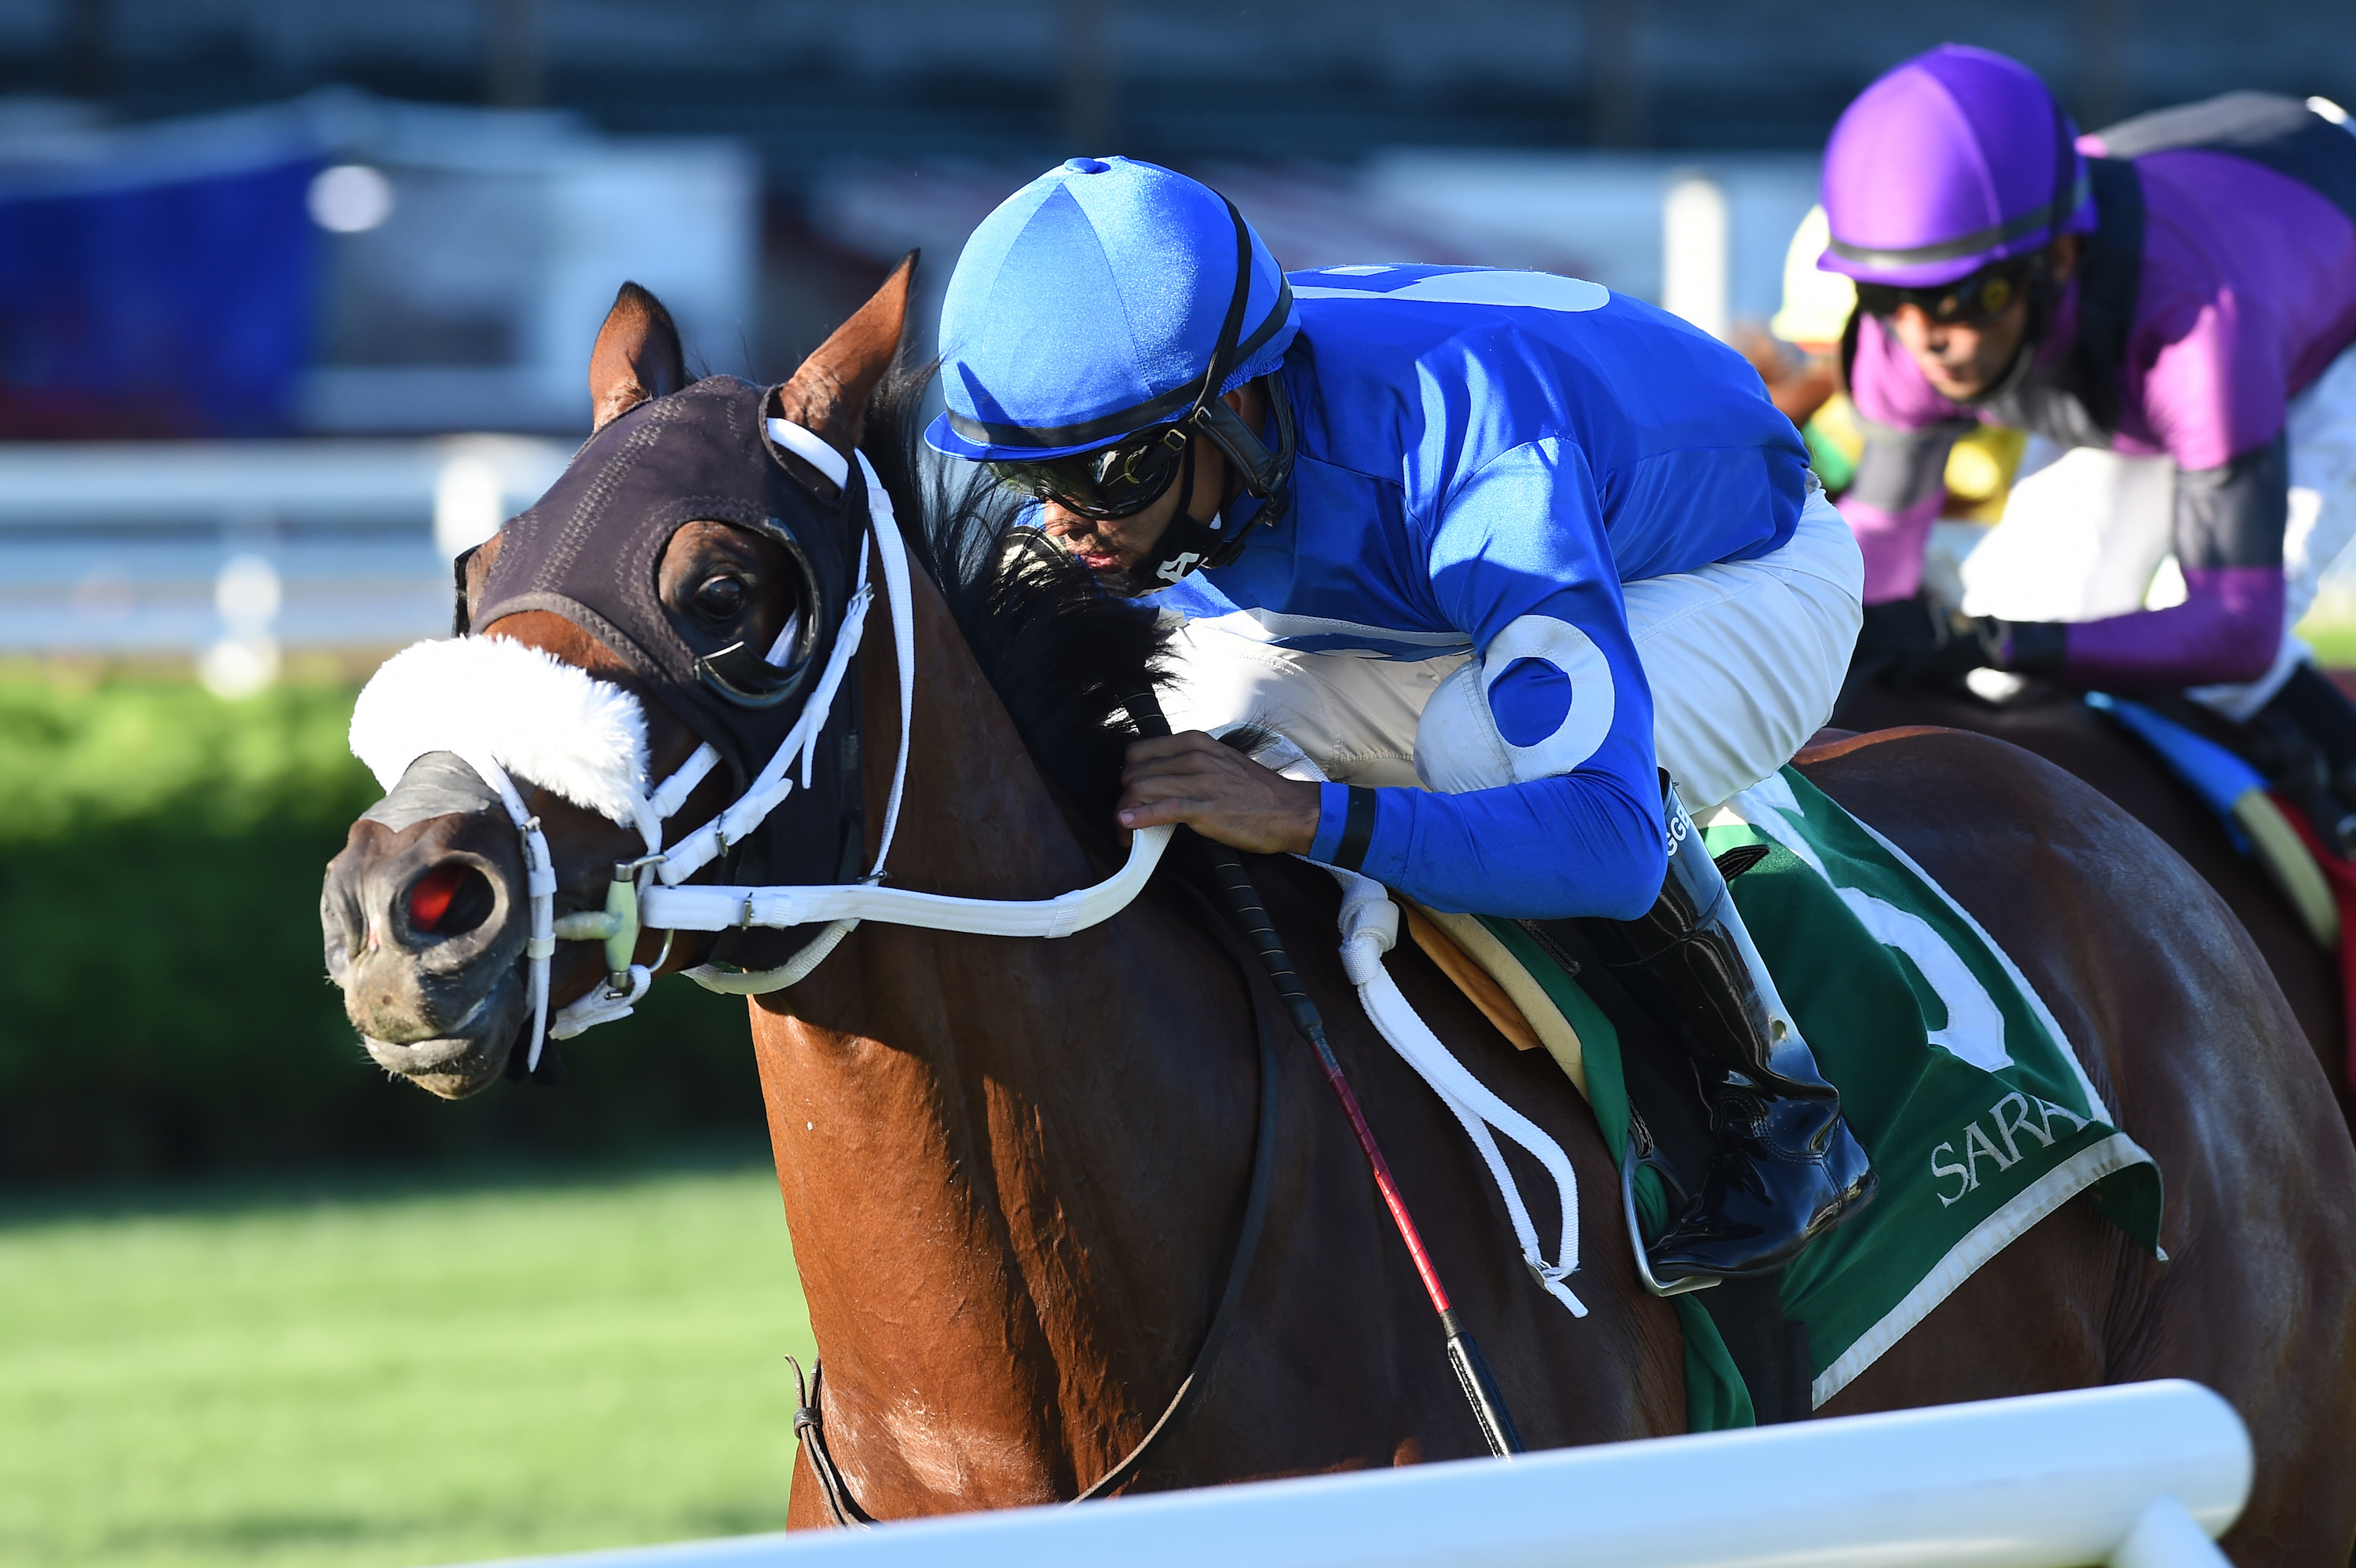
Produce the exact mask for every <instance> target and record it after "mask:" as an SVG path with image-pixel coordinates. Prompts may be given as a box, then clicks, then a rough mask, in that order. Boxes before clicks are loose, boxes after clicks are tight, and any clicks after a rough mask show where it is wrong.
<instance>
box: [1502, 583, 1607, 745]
mask: <svg viewBox="0 0 2356 1568" xmlns="http://www.w3.org/2000/svg"><path fill="white" fill-rule="evenodd" d="M1526 658H1528V659H1543V660H1544V661H1546V662H1547V664H1550V665H1552V666H1554V667H1555V668H1557V669H1558V670H1560V671H1562V673H1563V674H1564V675H1566V676H1569V677H1570V711H1569V713H1567V714H1565V715H1563V720H1562V723H1561V725H1560V726H1559V727H1558V729H1557V730H1556V731H1555V732H1554V733H1553V734H1551V735H1549V736H1547V738H1546V739H1545V740H1543V741H1539V742H1538V743H1537V745H1535V746H1516V745H1515V744H1514V743H1513V742H1511V741H1505V742H1504V743H1505V753H1506V755H1508V756H1510V757H1511V758H1512V759H1513V762H1514V777H1515V778H1516V779H1517V780H1519V781H1521V782H1522V783H1524V784H1527V783H1528V782H1530V781H1531V780H1533V779H1544V778H1554V777H1557V776H1558V775H1560V774H1563V773H1569V772H1570V771H1571V769H1573V768H1575V767H1577V766H1579V765H1580V763H1583V762H1585V761H1587V759H1588V758H1590V757H1591V756H1593V755H1594V754H1595V749H1596V748H1597V747H1598V746H1601V745H1602V744H1603V738H1604V737H1605V736H1606V735H1608V734H1610V733H1611V732H1612V709H1613V708H1614V706H1615V703H1616V701H1617V699H1616V697H1615V694H1614V693H1613V690H1612V667H1611V665H1610V664H1608V663H1606V662H1605V660H1604V657H1603V650H1602V649H1601V648H1599V647H1597V646H1596V645H1595V640H1594V639H1593V638H1592V637H1590V636H1589V635H1587V634H1586V633H1585V632H1582V631H1580V629H1579V628H1578V627H1576V626H1574V625H1572V624H1570V623H1569V622H1568V621H1559V620H1557V619H1556V618H1555V617H1554V616H1552V615H1525V616H1523V617H1522V618H1521V619H1520V620H1518V621H1515V623H1514V624H1511V625H1509V626H1507V627H1506V628H1505V630H1504V631H1502V632H1500V633H1498V634H1497V635H1496V638H1495V639H1494V641H1493V642H1491V643H1490V645H1489V646H1488V648H1487V650H1486V651H1485V652H1484V653H1483V656H1482V659H1481V670H1482V678H1481V692H1482V696H1483V698H1484V699H1485V698H1486V697H1487V696H1488V692H1489V688H1490V687H1492V686H1494V684H1495V683H1496V682H1497V680H1498V679H1499V678H1500V677H1503V676H1504V675H1505V672H1506V671H1507V670H1509V669H1511V668H1512V667H1513V666H1514V661H1515V659H1526Z"/></svg>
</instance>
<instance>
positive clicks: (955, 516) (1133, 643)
mask: <svg viewBox="0 0 2356 1568" xmlns="http://www.w3.org/2000/svg"><path fill="white" fill-rule="evenodd" d="M934 369H935V367H933V366H930V365H926V366H922V367H914V366H908V365H897V366H894V368H893V369H892V371H891V373H890V374H889V375H887V376H886V377H885V378H884V379H883V383H882V384H881V385H880V386H879V387H878V388H877V389H876V391H875V397H874V400H873V402H872V403H871V404H870V405H869V407H868V414H867V429H866V435H865V439H864V440H863V441H862V443H861V447H862V450H863V451H864V452H865V453H867V456H868V460H869V461H870V462H872V463H873V464H874V465H875V471H876V475H877V476H878V477H879V478H881V479H882V480H883V486H884V488H885V489H886V490H887V491H888V492H890V494H891V496H892V499H893V505H894V510H895V511H896V512H897V513H898V515H899V517H900V525H901V531H902V533H903V534H904V535H905V537H906V539H907V541H908V550H909V553H910V554H911V555H913V556H915V557H916V560H918V561H919V562H920V563H921V564H922V565H923V567H924V569H925V571H926V572H927V573H929V574H930V576H931V577H932V579H933V581H934V582H935V583H937V584H938V585H939V588H940V591H941V594H942V597H943V598H945V599H946V600H948V609H949V614H950V616H951V617H952V618H953V619H954V620H955V621H956V622H957V625H958V631H959V632H961V633H963V634H964V636H965V640H966V645H967V646H968V647H969V648H970V649H971V650H972V652H973V656H974V659H975V661H976V662H977V663H978V664H980V667H981V672H982V676H983V677H984V678H985V679H987V680H988V681H989V682H990V686H991V690H992V691H995V692H996V693H997V694H998V699H999V700H1000V701H1001V702H1003V703H1004V704H1005V705H1006V710H1007V712H1008V714H1009V715H1010V716H1011V717H1012V719H1013V720H1014V728H1015V730H1016V731H1017V732H1018V733H1020V734H1021V735H1022V737H1023V744H1024V745H1025V746H1026V747H1028V748H1029V749H1030V752H1031V755H1032V758H1033V760H1034V761H1035V762H1037V763H1038V764H1039V766H1040V769H1041V771H1042V772H1044V773H1045V774H1046V775H1047V777H1048V778H1049V780H1050V781H1051V782H1052V783H1053V784H1055V786H1056V788H1058V789H1059V790H1061V791H1062V792H1063V793H1064V795H1066V797H1067V799H1068V800H1069V801H1070V802H1071V804H1072V805H1075V806H1076V807H1077V808H1078V809H1079V811H1080V812H1081V813H1082V815H1083V816H1084V817H1085V818H1086V819H1087V820H1088V821H1090V822H1094V823H1103V824H1108V823H1109V821H1110V813H1111V810H1112V806H1113V803H1114V802H1115V801H1116V800H1118V799H1119V795H1120V770H1121V763H1122V759H1123V753H1124V752H1126V751H1127V749H1128V747H1129V743H1130V741H1134V740H1135V739H1136V738H1137V730H1136V727H1135V726H1134V725H1133V724H1132V723H1131V722H1130V717H1129V710H1128V709H1127V707H1126V706H1125V700H1126V699H1127V698H1128V697H1129V696H1130V694H1131V693H1134V692H1137V691H1139V690H1141V689H1146V688H1150V687H1151V683H1152V681H1153V680H1154V678H1155V677H1156V676H1158V675H1159V674H1160V673H1161V672H1162V669H1163V667H1164V666H1165V665H1166V663H1167V661H1168V658H1169V643H1170V633H1169V631H1168V629H1167V628H1166V627H1164V626H1163V625H1162V621H1161V617H1160V616H1159V615H1157V614H1156V613H1154V612H1153V611H1152V610H1151V609H1150V608H1148V607H1146V606H1144V605H1142V604H1139V603H1135V602H1133V601H1131V600H1127V599H1122V598H1118V597H1116V596H1114V595H1113V594H1112V593H1111V592H1108V591H1107V590H1106V589H1104V588H1103V587H1100V586H1099V585H1098V582H1097V581H1096V578H1095V576H1094V574H1093V573H1091V572H1090V571H1088V569H1087V567H1085V566H1083V565H1082V564H1081V563H1080V562H1078V561H1076V560H1073V559H1072V558H1071V557H1070V556H1067V555H1066V554H1065V553H1064V552H1063V551H1062V550H1060V549H1056V548H1055V546H1053V545H1052V544H1050V543H1048V542H1047V541H1046V540H1045V539H1044V538H1042V537H1041V536H1039V535H1038V534H1037V533H1036V532H1034V531H1033V530H1032V529H1029V528H1024V527H1023V524H1022V517H1023V512H1024V510H1025V509H1026V508H1027V507H1030V506H1031V505H1032V503H1031V501H1030V499H1029V497H1027V496H1023V495H1020V494H1017V493H1015V492H1012V491H1010V490H1008V489H1007V488H1005V487H1004V486H1002V485H1000V484H998V482H997V481H996V480H994V479H993V478H991V475H990V473H989V471H988V470H987V469H985V468H983V467H982V466H981V464H978V463H961V462H958V461H957V460H956V459H953V458H944V457H942V456H940V455H939V454H938V453H934V452H932V451H931V450H930V449H929V448H927V447H926V445H925V444H924V442H923V432H924V412H925V392H926V388H927V387H928V386H929V385H930V384H931V382H932V379H933V373H934Z"/></svg>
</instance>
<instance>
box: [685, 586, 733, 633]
mask: <svg viewBox="0 0 2356 1568" xmlns="http://www.w3.org/2000/svg"><path fill="white" fill-rule="evenodd" d="M688 605H689V608H691V609H692V610H693V611H694V612H695V613H697V614H698V615H700V616H701V617H702V618H703V619H704V620H707V621H710V622H711V623H712V624H714V625H724V624H727V623H729V622H731V621H734V619H736V617H737V616H739V615H741V614H743V613H744V579H743V578H741V577H711V578H706V579H705V580H704V581H703V586H701V588H698V589H697V590H696V591H695V597H694V598H693V599H691V600H690V601H688Z"/></svg>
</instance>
